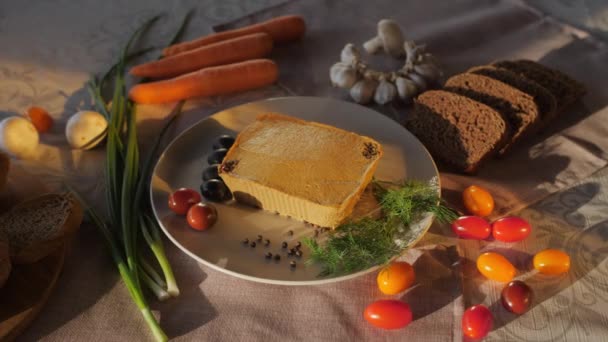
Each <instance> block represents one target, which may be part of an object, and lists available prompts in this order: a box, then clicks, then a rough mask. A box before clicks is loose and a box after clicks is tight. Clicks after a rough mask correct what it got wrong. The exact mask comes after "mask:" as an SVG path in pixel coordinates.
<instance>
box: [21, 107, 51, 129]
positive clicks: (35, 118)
mask: <svg viewBox="0 0 608 342" xmlns="http://www.w3.org/2000/svg"><path fill="white" fill-rule="evenodd" d="M25 114H26V115H27V117H28V118H30V121H31V122H32V125H34V127H36V130H37V131H38V132H40V133H45V132H48V131H49V130H50V129H51V127H53V118H52V117H51V116H50V115H49V112H47V111H46V110H45V109H44V108H40V107H36V106H34V107H30V108H28V109H27V111H26V113H25Z"/></svg>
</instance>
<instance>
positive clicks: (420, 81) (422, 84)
mask: <svg viewBox="0 0 608 342" xmlns="http://www.w3.org/2000/svg"><path fill="white" fill-rule="evenodd" d="M407 78H409V79H410V80H412V81H414V83H415V84H416V88H418V91H419V92H423V91H425V90H426V89H427V87H428V84H427V82H426V81H425V79H424V77H422V76H420V75H418V74H417V73H414V72H411V73H409V74H407Z"/></svg>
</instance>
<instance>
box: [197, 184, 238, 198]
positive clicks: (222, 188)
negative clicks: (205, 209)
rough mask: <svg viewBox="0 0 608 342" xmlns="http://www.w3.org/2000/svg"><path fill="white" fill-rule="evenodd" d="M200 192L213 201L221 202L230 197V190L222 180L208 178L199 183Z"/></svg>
mask: <svg viewBox="0 0 608 342" xmlns="http://www.w3.org/2000/svg"><path fill="white" fill-rule="evenodd" d="M201 194H202V195H203V196H205V198H206V199H208V200H210V201H215V202H223V201H227V200H229V199H230V198H232V194H231V193H230V190H229V189H228V187H227V186H226V184H224V182H223V181H221V180H218V179H210V180H208V181H206V182H204V183H203V184H202V185H201Z"/></svg>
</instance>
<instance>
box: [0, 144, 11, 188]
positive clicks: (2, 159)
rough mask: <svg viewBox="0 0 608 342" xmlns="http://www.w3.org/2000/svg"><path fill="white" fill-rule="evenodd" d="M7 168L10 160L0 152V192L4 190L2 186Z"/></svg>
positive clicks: (6, 176)
mask: <svg viewBox="0 0 608 342" xmlns="http://www.w3.org/2000/svg"><path fill="white" fill-rule="evenodd" d="M9 166H10V159H9V158H8V156H7V155H6V154H4V153H2V152H0V191H1V190H2V189H4V186H5V185H6V179H7V178H8V169H9Z"/></svg>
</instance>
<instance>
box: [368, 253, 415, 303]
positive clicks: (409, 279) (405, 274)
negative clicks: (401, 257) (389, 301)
mask: <svg viewBox="0 0 608 342" xmlns="http://www.w3.org/2000/svg"><path fill="white" fill-rule="evenodd" d="M415 279H416V276H415V275H414V268H413V267H412V266H411V265H410V264H408V263H407V262H402V261H395V262H393V263H391V264H390V265H389V266H388V267H386V268H384V269H383V270H382V271H380V273H378V277H377V278H376V280H377V281H378V288H379V289H380V291H381V292H382V293H384V294H387V295H394V294H397V293H399V292H402V291H403V290H405V289H407V288H408V287H410V286H412V284H414V280H415Z"/></svg>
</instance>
